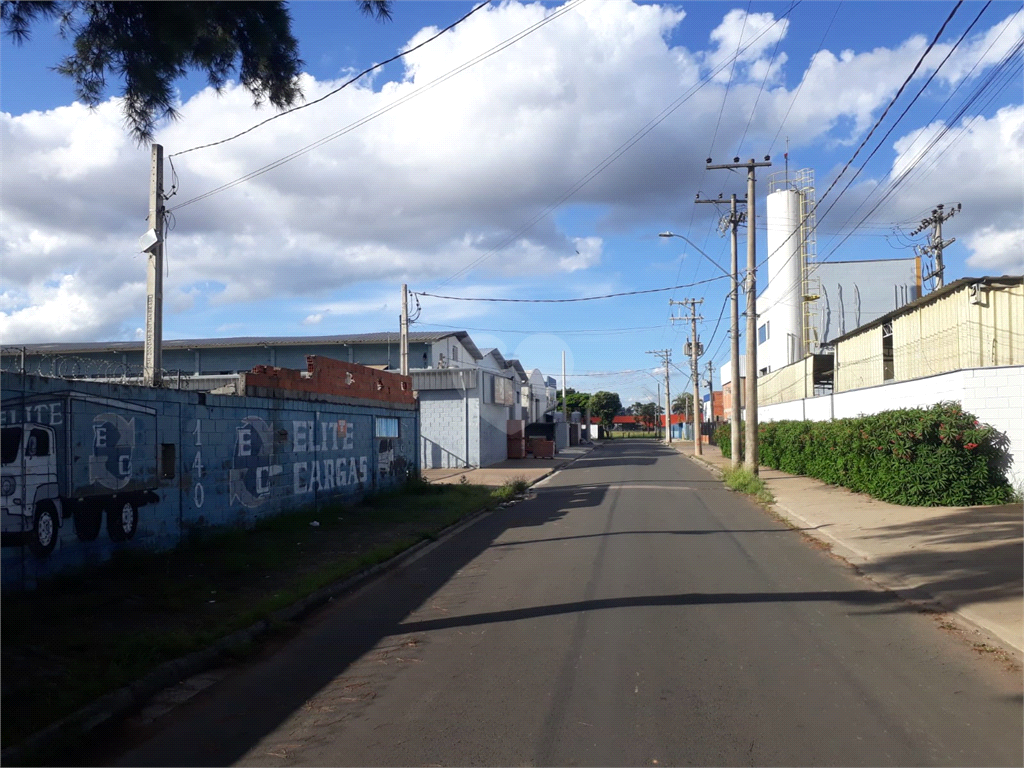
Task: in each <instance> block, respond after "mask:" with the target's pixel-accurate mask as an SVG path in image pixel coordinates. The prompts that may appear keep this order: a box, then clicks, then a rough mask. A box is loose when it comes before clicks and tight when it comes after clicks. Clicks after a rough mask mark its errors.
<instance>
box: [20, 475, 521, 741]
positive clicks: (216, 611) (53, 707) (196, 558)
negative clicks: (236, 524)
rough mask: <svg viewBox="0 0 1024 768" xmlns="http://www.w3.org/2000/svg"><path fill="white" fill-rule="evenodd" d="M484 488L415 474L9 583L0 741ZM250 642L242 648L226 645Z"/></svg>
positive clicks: (314, 581) (413, 531)
mask: <svg viewBox="0 0 1024 768" xmlns="http://www.w3.org/2000/svg"><path fill="white" fill-rule="evenodd" d="M524 486H525V482H524ZM492 491H493V489H491V488H487V487H483V486H477V485H468V484H467V485H429V484H427V483H416V482H413V483H410V484H409V485H408V486H406V487H404V488H402V489H399V490H394V491H388V492H383V493H378V494H374V495H372V496H368V497H367V498H365V499H364V500H363V501H361V502H359V503H357V504H348V505H343V504H330V505H328V504H325V505H321V507H320V508H319V510H316V509H304V510H301V511H298V512H294V513H288V514H283V515H278V516H275V517H270V518H265V519H262V520H259V521H256V522H255V523H253V524H252V525H251V527H250V528H248V529H205V530H194V531H192V532H190V535H189V536H188V537H186V540H185V541H184V542H183V543H182V545H181V546H179V547H177V548H176V549H174V550H170V551H167V552H147V551H143V550H131V549H125V550H122V551H120V552H118V553H117V556H116V557H115V558H114V559H112V560H111V561H109V562H107V563H104V564H102V565H100V566H96V567H94V568H92V569H91V570H88V571H81V572H76V573H71V574H64V575H61V576H59V577H57V578H55V579H53V580H52V581H49V582H47V583H45V584H42V585H41V586H40V587H39V588H38V589H37V590H35V591H33V592H26V593H5V594H4V595H3V619H4V620H3V622H2V648H0V652H2V665H3V666H2V672H3V676H2V704H3V712H4V722H3V731H2V741H3V746H4V747H8V746H10V745H12V744H16V743H18V742H19V741H21V740H22V739H24V738H25V737H26V736H29V735H30V734H32V733H34V732H36V731H38V730H39V729H41V728H43V727H45V726H47V725H49V724H50V723H52V722H56V721H57V720H60V719H61V718H63V717H65V716H67V715H69V714H71V713H72V712H74V711H76V710H77V709H79V708H81V707H83V706H85V705H86V704H89V703H90V702H92V701H94V700H95V699H97V698H99V697H100V696H102V695H104V694H106V693H109V692H111V691H114V690H116V689H118V688H120V687H122V686H124V685H127V684H128V683H131V682H133V681H135V680H137V679H139V678H140V677H142V676H144V675H145V674H147V673H148V672H150V671H152V670H153V669H154V668H155V667H157V666H159V665H160V664H162V663H164V662H166V661H168V660H170V659H175V658H178V657H180V656H183V655H185V654H187V653H190V652H192V651H196V650H199V649H201V648H204V647H206V646H208V645H209V644H210V643H211V642H213V641H215V640H217V639H219V638H221V637H224V636H226V635H228V634H231V633H232V632H235V631H237V630H239V629H244V628H245V627H248V626H251V625H252V624H253V623H254V622H256V621H259V620H261V619H266V618H268V617H269V616H270V615H271V614H272V613H273V612H274V611H276V610H278V609H281V608H284V607H287V606H289V605H291V604H293V603H294V602H296V601H297V600H299V599H301V598H303V597H305V596H307V595H309V594H311V593H312V592H315V591H316V590H318V589H320V588H322V587H325V586H327V585H329V584H331V583H334V582H336V581H338V580H340V579H344V578H346V577H347V576H350V575H352V574H354V573H357V572H359V571H361V570H364V569H365V568H368V567H370V566H373V565H376V564H377V563H380V562H383V561H385V560H388V559H390V558H391V557H393V556H394V555H396V554H398V553H399V552H402V551H403V550H405V549H408V548H409V547H410V546H412V545H413V544H415V543H417V542H419V541H422V540H424V539H436V538H437V535H438V533H439V532H440V531H441V530H443V529H444V528H446V527H448V526H449V525H451V524H453V523H455V522H457V521H458V520H460V519H462V518H463V517H465V516H466V515H468V514H470V513H472V512H475V511H477V510H481V509H488V508H493V507H495V506H496V505H497V504H498V503H499V500H498V499H497V498H496V497H495V496H493V495H492ZM313 522H317V523H318V525H317V526H313V525H311V523H313ZM251 653H253V649H252V648H241V649H238V650H237V651H235V652H233V654H232V655H233V656H234V657H235V658H244V657H247V656H249V655H250V654H251Z"/></svg>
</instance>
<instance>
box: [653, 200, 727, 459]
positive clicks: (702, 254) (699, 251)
mask: <svg viewBox="0 0 1024 768" xmlns="http://www.w3.org/2000/svg"><path fill="white" fill-rule="evenodd" d="M731 221H732V222H733V226H732V261H731V264H730V266H731V267H732V274H731V275H730V274H729V273H728V272H726V271H725V270H724V269H722V267H721V266H720V265H719V264H718V262H717V261H715V260H714V259H712V258H711V257H710V256H708V255H707V254H706V253H704V251H702V250H701V249H700V248H698V247H697V246H696V244H694V243H693V241H691V240H690V238H688V237H684V236H683V235H677V234H676V233H675V232H662V233H660V234H659V235H658V237H678V238H679V239H680V240H685V241H686V242H687V243H689V244H690V245H692V246H693V247H694V249H695V250H696V251H697V253H699V254H700V255H701V256H703V257H704V258H705V259H707V260H708V261H710V262H711V263H712V264H714V265H715V266H716V267H717V268H718V269H719V270H720V271H721V272H723V273H725V274H726V275H728V276H729V277H730V278H731V280H732V285H731V286H730V288H731V290H730V292H729V293H730V298H731V299H732V311H731V318H730V319H731V321H732V322H731V323H730V325H731V328H732V330H731V334H732V338H731V339H730V345H729V351H730V357H731V358H732V359H731V360H730V361H729V363H730V365H729V374H730V376H729V377H730V378H731V379H732V381H731V382H730V389H731V390H732V392H731V395H732V397H731V398H730V399H731V401H732V407H731V409H730V415H729V421H730V422H731V424H730V435H731V440H732V468H733V469H736V468H738V467H739V456H740V446H739V443H740V392H741V390H740V312H739V266H738V262H737V254H736V222H738V221H739V219H737V217H736V195H733V196H732V216H731ZM693 341H694V346H696V342H697V340H696V339H694V340H693ZM694 375H695V376H696V371H694ZM710 389H711V390H714V383H712V385H711V387H710ZM711 400H712V403H714V395H711ZM693 407H694V414H695V415H696V413H697V404H696V403H694V405H693ZM695 420H696V419H695Z"/></svg>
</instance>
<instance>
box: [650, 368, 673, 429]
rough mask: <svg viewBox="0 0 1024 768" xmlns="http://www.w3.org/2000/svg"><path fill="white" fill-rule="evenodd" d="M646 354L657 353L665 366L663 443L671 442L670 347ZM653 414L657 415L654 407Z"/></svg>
mask: <svg viewBox="0 0 1024 768" xmlns="http://www.w3.org/2000/svg"><path fill="white" fill-rule="evenodd" d="M647 354H648V355H657V356H658V357H660V358H661V361H662V363H663V364H664V366H665V405H666V406H668V407H666V408H665V418H666V422H665V427H666V428H665V443H666V444H668V443H671V442H672V420H671V419H670V418H669V413H670V412H671V410H672V390H671V387H670V384H669V370H668V366H669V363H671V362H672V350H671V349H656V350H650V351H648V352H647ZM658 399H659V400H661V392H660V391H659V392H658ZM655 415H657V409H655Z"/></svg>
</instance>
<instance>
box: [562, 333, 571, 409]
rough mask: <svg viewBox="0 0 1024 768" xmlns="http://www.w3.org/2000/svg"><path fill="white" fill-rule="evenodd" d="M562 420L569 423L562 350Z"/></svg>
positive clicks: (563, 351)
mask: <svg viewBox="0 0 1024 768" xmlns="http://www.w3.org/2000/svg"><path fill="white" fill-rule="evenodd" d="M562 418H563V419H565V420H566V421H569V404H568V403H567V402H566V401H565V350H564V349H563V350H562Z"/></svg>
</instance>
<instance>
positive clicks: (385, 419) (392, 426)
mask: <svg viewBox="0 0 1024 768" xmlns="http://www.w3.org/2000/svg"><path fill="white" fill-rule="evenodd" d="M374 435H375V436H377V437H398V419H397V418H395V417H392V416H378V417H377V418H376V419H375V420H374Z"/></svg>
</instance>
